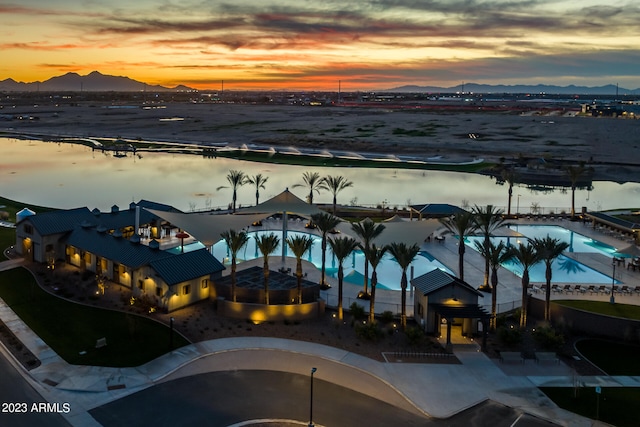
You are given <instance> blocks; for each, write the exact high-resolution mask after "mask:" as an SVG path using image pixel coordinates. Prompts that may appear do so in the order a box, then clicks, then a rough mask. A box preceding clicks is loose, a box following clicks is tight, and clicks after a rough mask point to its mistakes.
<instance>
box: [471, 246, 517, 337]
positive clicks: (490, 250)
mask: <svg viewBox="0 0 640 427" xmlns="http://www.w3.org/2000/svg"><path fill="white" fill-rule="evenodd" d="M475 245H476V248H477V249H478V252H480V254H481V255H482V256H483V257H485V259H488V260H489V265H490V266H491V321H490V323H489V329H490V330H491V331H495V330H496V316H497V311H498V268H500V265H501V264H503V263H505V262H508V261H510V260H511V259H513V252H512V251H511V250H510V249H509V246H507V245H506V244H505V243H504V242H503V241H500V242H498V244H497V245H496V244H494V243H493V242H492V241H489V246H485V242H484V241H482V242H480V241H477V240H476V242H475Z"/></svg>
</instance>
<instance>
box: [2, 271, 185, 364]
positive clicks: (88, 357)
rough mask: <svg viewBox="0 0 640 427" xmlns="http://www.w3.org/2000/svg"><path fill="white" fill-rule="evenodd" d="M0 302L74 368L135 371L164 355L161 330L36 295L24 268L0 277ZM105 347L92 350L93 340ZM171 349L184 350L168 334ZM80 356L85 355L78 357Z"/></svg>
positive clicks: (165, 339) (165, 338) (130, 316)
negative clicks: (103, 340) (101, 341)
mask: <svg viewBox="0 0 640 427" xmlns="http://www.w3.org/2000/svg"><path fill="white" fill-rule="evenodd" d="M0 297H2V298H3V299H4V301H5V302H6V303H7V304H8V305H9V306H10V307H11V308H12V309H13V311H15V312H16V314H17V315H18V316H20V318H21V319H22V320H23V321H24V322H25V323H26V324H27V325H28V326H29V327H30V328H31V329H32V330H33V331H34V332H35V333H36V334H38V335H39V336H40V337H41V338H42V339H43V340H44V341H45V342H46V343H47V344H48V345H49V346H50V347H51V348H52V349H53V350H54V351H55V352H56V353H58V354H59V355H60V356H61V357H62V358H63V359H64V360H66V361H67V362H69V363H72V364H77V365H94V366H113V367H126V366H138V365H141V364H144V363H146V362H149V361H150V360H153V359H155V358H156V357H158V356H161V355H162V354H164V353H166V352H167V351H168V350H169V338H170V337H169V328H168V327H167V326H166V325H163V324H160V323H157V322H154V321H152V320H150V319H146V318H143V317H139V316H136V315H133V314H128V313H123V312H118V311H111V310H103V309H98V308H94V307H87V306H84V305H81V304H76V303H72V302H69V301H66V300H63V299H60V298H58V297H56V296H54V295H51V294H49V293H47V292H45V291H44V290H42V289H41V288H40V287H39V286H38V285H37V283H36V281H35V279H34V278H33V276H32V275H31V273H30V272H29V271H27V270H26V269H24V268H16V269H13V270H9V271H5V272H0ZM99 338H106V339H107V346H106V347H102V348H100V349H96V348H95V345H96V340H97V339H99ZM173 342H174V348H177V347H182V346H184V345H187V344H188V342H187V341H186V340H185V339H184V338H183V337H182V336H180V335H178V334H174V341H173ZM81 352H86V354H80V353H81Z"/></svg>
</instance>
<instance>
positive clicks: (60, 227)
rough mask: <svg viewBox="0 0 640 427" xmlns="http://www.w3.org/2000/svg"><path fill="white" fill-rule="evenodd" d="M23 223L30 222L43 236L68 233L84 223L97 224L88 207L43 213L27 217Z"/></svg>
mask: <svg viewBox="0 0 640 427" xmlns="http://www.w3.org/2000/svg"><path fill="white" fill-rule="evenodd" d="M23 221H29V222H30V223H31V224H32V225H33V227H34V228H35V229H36V230H37V231H38V233H40V234H41V235H43V236H47V235H51V234H60V233H66V232H68V231H71V230H73V229H74V227H76V226H78V225H80V224H82V223H86V224H93V225H95V224H96V220H95V217H94V216H93V214H91V212H90V211H89V209H87V208H86V207H85V208H75V209H65V210H59V211H50V212H43V213H39V214H36V215H31V216H29V217H26V218H25V219H23V220H22V221H20V222H23Z"/></svg>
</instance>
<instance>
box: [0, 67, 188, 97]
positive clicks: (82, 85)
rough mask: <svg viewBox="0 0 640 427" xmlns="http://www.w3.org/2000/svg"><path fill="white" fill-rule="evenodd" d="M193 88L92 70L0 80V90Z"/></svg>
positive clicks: (151, 90)
mask: <svg viewBox="0 0 640 427" xmlns="http://www.w3.org/2000/svg"><path fill="white" fill-rule="evenodd" d="M194 90H195V89H192V88H190V87H187V86H183V85H179V86H176V87H174V88H168V87H164V86H160V85H149V84H146V83H144V82H139V81H137V80H133V79H130V78H129V77H124V76H110V75H106V74H102V73H100V72H98V71H93V72H91V73H89V74H87V75H86V76H81V75H80V74H77V73H67V74H64V75H62V76H56V77H52V78H50V79H48V80H45V81H42V82H39V81H38V82H31V83H24V82H17V81H15V80H13V79H5V80H2V81H0V91H3V92H37V91H42V92H83V91H84V92H142V91H150V92H186V91H194Z"/></svg>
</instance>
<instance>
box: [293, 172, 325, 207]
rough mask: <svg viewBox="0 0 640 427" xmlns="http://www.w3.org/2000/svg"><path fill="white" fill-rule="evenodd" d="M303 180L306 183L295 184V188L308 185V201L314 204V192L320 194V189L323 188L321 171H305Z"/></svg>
mask: <svg viewBox="0 0 640 427" xmlns="http://www.w3.org/2000/svg"><path fill="white" fill-rule="evenodd" d="M302 180H303V181H304V184H295V185H294V186H293V188H296V187H307V188H308V189H309V195H308V196H307V201H308V202H309V204H310V205H312V204H313V192H314V191H315V192H316V193H318V194H320V190H322V189H323V188H322V178H320V173H318V172H305V173H303V174H302Z"/></svg>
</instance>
